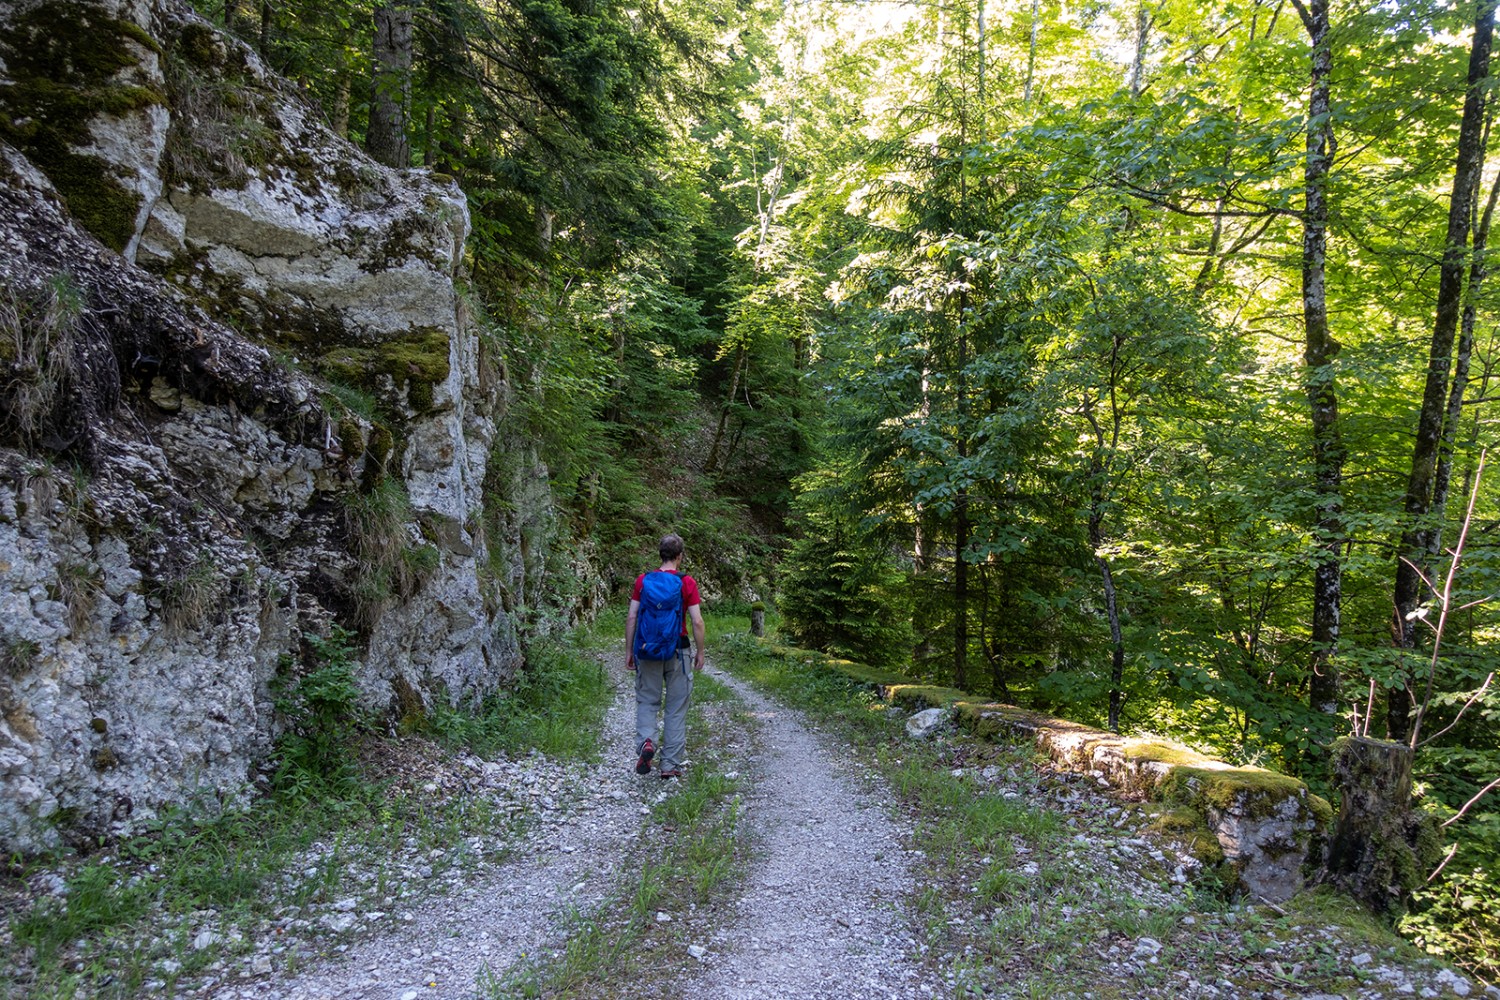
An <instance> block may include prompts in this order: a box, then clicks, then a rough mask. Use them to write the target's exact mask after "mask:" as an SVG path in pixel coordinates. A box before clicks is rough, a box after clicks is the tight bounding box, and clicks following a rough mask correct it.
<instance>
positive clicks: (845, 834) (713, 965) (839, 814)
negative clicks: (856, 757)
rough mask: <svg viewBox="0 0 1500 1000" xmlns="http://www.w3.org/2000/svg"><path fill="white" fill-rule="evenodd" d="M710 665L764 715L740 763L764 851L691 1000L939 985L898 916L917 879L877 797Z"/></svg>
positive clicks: (812, 738)
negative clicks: (753, 747)
mask: <svg viewBox="0 0 1500 1000" xmlns="http://www.w3.org/2000/svg"><path fill="white" fill-rule="evenodd" d="M710 673H711V674H712V675H713V676H714V677H715V678H716V679H717V680H719V681H721V682H722V683H724V684H725V685H727V686H728V687H730V688H731V689H733V690H734V691H735V693H736V694H738V695H739V696H740V697H741V698H742V699H744V701H745V703H746V705H747V707H748V709H749V711H750V712H752V713H753V714H754V715H755V716H756V718H757V719H758V721H759V732H758V739H757V744H758V747H759V749H758V750H757V751H756V752H755V757H754V759H752V760H748V761H746V762H745V767H744V768H743V769H742V770H744V771H746V772H748V774H747V777H749V778H750V779H751V781H750V788H749V791H748V792H747V794H746V813H745V815H746V819H747V821H748V822H749V823H750V824H751V828H752V831H753V833H754V836H755V840H756V844H757V848H758V850H757V856H756V858H755V860H754V861H752V863H751V866H750V871H749V873H748V875H747V878H746V880H745V882H744V884H743V885H742V886H740V889H741V890H742V894H741V896H740V898H739V899H738V901H737V902H736V903H734V904H733V905H732V907H731V914H730V919H729V921H728V922H727V923H728V926H725V927H723V928H722V929H720V930H719V931H717V932H716V934H715V935H714V937H713V939H712V940H711V942H710V945H709V950H708V954H707V955H706V956H705V968H704V969H703V971H702V972H701V974H699V975H697V976H696V977H694V978H692V979H691V980H690V981H689V982H687V983H686V984H685V986H684V991H683V994H682V996H683V997H684V1000H782V998H792V997H795V998H797V1000H835V998H836V1000H875V998H880V1000H906V998H912V1000H916V998H926V997H931V996H933V995H934V994H935V993H940V992H942V990H941V988H940V986H939V980H938V979H937V977H936V976H935V975H934V974H933V973H932V972H931V971H930V970H926V969H923V968H922V967H921V966H920V965H918V964H917V963H916V962H915V961H913V960H912V958H911V956H912V955H913V954H915V953H916V951H917V943H916V941H915V940H914V938H913V937H912V933H911V930H910V928H909V925H908V923H907V921H906V919H905V917H904V916H903V912H904V910H905V908H906V901H907V897H908V895H909V894H910V893H911V891H912V888H913V878H912V874H911V871H910V867H909V864H908V861H909V858H908V854H907V850H906V847H905V845H904V843H903V841H902V834H901V831H900V829H899V828H898V827H897V825H896V824H895V823H894V822H892V821H891V820H890V819H889V818H888V817H887V816H886V814H885V808H884V806H883V805H882V803H881V802H880V801H879V798H878V796H877V794H876V793H875V792H874V791H873V790H871V789H870V788H868V787H867V786H866V785H865V784H864V783H863V782H862V781H861V780H860V778H859V776H858V775H857V774H856V773H855V770H854V765H853V764H852V762H851V760H850V759H849V758H848V757H840V756H838V755H837V754H835V753H834V752H832V751H830V750H829V749H828V747H826V746H825V745H824V743H823V742H822V741H821V740H820V739H819V738H818V737H817V736H816V735H815V734H814V733H812V732H811V731H809V729H808V728H807V726H805V725H804V724H803V723H802V721H801V719H800V718H799V717H798V714H797V713H795V712H793V711H791V710H789V709H787V708H785V707H783V706H781V705H779V704H776V703H774V702H772V701H771V700H770V699H768V698H766V697H764V696H762V695H761V694H760V693H759V692H757V691H755V690H754V689H753V688H751V687H750V686H749V685H748V684H745V683H744V682H742V681H739V680H737V679H736V678H734V677H731V676H728V675H725V674H724V673H722V672H720V671H716V670H711V671H710ZM846 752H847V751H846ZM689 777H690V778H691V775H689Z"/></svg>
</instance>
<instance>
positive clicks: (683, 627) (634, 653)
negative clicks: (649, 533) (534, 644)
mask: <svg viewBox="0 0 1500 1000" xmlns="http://www.w3.org/2000/svg"><path fill="white" fill-rule="evenodd" d="M657 549H658V553H659V554H660V556H661V568H660V569H658V570H656V571H655V572H652V573H642V574H641V575H640V576H639V577H637V578H636V581H635V589H634V590H632V591H631V593H630V613H629V614H628V615H626V617H625V669H626V670H634V671H635V730H636V747H635V750H636V755H637V756H636V762H635V773H636V774H650V773H651V760H652V758H653V757H656V755H657V751H658V747H657V744H656V742H655V736H656V713H657V712H658V711H661V712H662V716H663V718H662V741H661V746H660V748H659V749H660V753H661V760H660V763H659V764H658V767H659V768H660V773H661V776H662V777H663V778H680V777H682V761H683V758H684V756H685V755H686V749H687V707H688V697H689V696H690V695H691V694H692V693H693V673H695V672H697V671H699V670H702V669H703V639H704V628H703V610H702V607H701V605H702V603H703V602H702V598H700V597H699V596H698V584H697V582H696V581H694V580H693V578H692V577H690V576H687V575H685V574H683V573H681V572H679V569H680V567H681V566H682V538H681V537H679V536H677V535H667V536H666V537H665V538H663V539H662V540H661V544H660V545H659V546H658V547H657ZM689 621H691V622H692V623H693V669H692V671H689V670H688V642H687V634H688V632H687V626H688V622H689ZM663 700H665V704H663Z"/></svg>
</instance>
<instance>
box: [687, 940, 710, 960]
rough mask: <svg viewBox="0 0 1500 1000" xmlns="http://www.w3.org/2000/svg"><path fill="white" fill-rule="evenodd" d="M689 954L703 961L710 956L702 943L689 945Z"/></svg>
mask: <svg viewBox="0 0 1500 1000" xmlns="http://www.w3.org/2000/svg"><path fill="white" fill-rule="evenodd" d="M688 954H689V955H692V956H693V957H694V958H696V959H697V960H698V961H700V962H701V961H703V960H704V959H705V958H707V957H708V949H707V948H705V947H703V946H702V945H701V944H690V945H688Z"/></svg>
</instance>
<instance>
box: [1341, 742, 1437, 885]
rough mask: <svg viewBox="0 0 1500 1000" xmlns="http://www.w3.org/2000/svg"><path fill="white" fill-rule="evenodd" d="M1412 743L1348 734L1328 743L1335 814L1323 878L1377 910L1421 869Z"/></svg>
mask: <svg viewBox="0 0 1500 1000" xmlns="http://www.w3.org/2000/svg"><path fill="white" fill-rule="evenodd" d="M1411 764H1412V749H1411V748H1410V747H1408V746H1406V745H1405V744H1402V743H1387V742H1385V741H1384V740H1375V739H1369V738H1367V737H1363V736H1349V737H1345V738H1344V739H1342V740H1340V741H1339V742H1338V743H1336V744H1335V745H1334V751H1333V783H1334V788H1335V789H1336V790H1337V792H1338V797H1339V815H1338V819H1337V821H1336V822H1335V823H1334V828H1333V836H1332V838H1331V839H1330V841H1329V845H1328V859H1327V863H1326V864H1325V866H1324V868H1325V872H1326V875H1325V878H1326V880H1327V881H1331V882H1334V883H1335V884H1337V885H1339V886H1341V887H1342V888H1344V889H1345V890H1347V891H1348V892H1349V893H1350V894H1351V895H1353V896H1355V897H1356V898H1358V899H1361V900H1363V901H1364V902H1365V903H1367V904H1368V905H1370V906H1371V907H1373V908H1374V909H1375V910H1376V911H1377V912H1381V913H1386V912H1392V911H1399V910H1400V909H1401V907H1402V905H1403V904H1404V902H1405V899H1406V897H1407V896H1408V895H1409V894H1410V892H1411V890H1412V889H1414V888H1415V887H1416V886H1417V885H1418V884H1419V883H1420V882H1421V880H1422V878H1423V877H1424V876H1425V875H1426V871H1425V867H1426V863H1427V862H1428V861H1429V859H1428V858H1427V857H1425V854H1426V850H1425V849H1417V847H1416V845H1418V844H1420V843H1421V841H1422V837H1421V832H1422V821H1421V817H1419V816H1415V815H1413V813H1412V811H1411Z"/></svg>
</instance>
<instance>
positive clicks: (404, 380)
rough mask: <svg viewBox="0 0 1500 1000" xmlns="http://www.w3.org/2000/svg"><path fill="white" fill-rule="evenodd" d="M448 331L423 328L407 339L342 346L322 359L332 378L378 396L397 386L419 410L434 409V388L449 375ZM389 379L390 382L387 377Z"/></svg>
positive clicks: (322, 363) (415, 408)
mask: <svg viewBox="0 0 1500 1000" xmlns="http://www.w3.org/2000/svg"><path fill="white" fill-rule="evenodd" d="M449 346H450V345H449V342H448V334H447V333H446V332H444V331H443V330H437V329H428V330H419V331H417V332H415V333H414V334H413V335H412V336H410V337H408V338H406V339H404V340H387V341H382V342H381V343H379V344H377V345H375V346H373V347H352V346H351V347H340V348H336V349H335V350H332V351H329V352H328V353H327V354H325V355H323V357H322V358H321V359H320V360H319V362H318V367H319V370H320V371H321V372H322V373H323V374H324V375H325V376H326V377H328V378H332V379H337V380H338V381H340V382H343V383H345V384H347V385H351V386H354V387H356V388H358V389H361V390H364V391H366V392H369V393H371V394H372V395H374V396H376V397H377V398H378V397H380V396H383V395H387V394H388V392H389V389H390V388H391V387H394V388H395V389H396V391H397V392H398V393H401V392H403V391H404V394H405V397H406V402H407V404H408V405H410V406H411V408H412V409H414V410H416V411H417V412H418V413H422V412H425V411H427V410H430V409H432V405H433V390H434V389H435V388H436V386H437V385H438V384H439V383H441V382H443V381H444V380H446V379H447V378H448V373H449V367H448V351H449ZM387 379H388V380H389V384H387V383H386V382H385V381H384V380H387Z"/></svg>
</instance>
